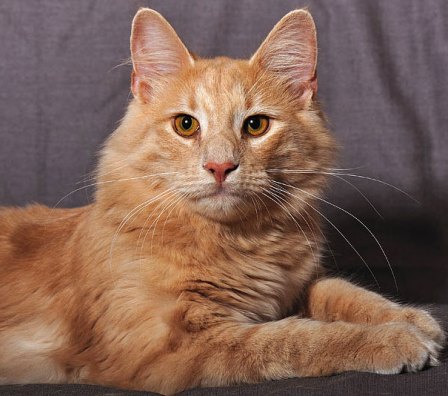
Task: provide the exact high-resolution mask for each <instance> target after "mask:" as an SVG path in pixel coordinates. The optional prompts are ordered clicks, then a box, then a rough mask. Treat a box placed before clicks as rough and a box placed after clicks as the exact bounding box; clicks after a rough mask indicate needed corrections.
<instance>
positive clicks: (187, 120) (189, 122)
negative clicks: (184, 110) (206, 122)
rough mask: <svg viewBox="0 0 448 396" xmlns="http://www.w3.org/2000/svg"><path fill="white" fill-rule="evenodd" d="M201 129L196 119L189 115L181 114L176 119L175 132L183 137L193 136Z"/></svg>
mask: <svg viewBox="0 0 448 396" xmlns="http://www.w3.org/2000/svg"><path fill="white" fill-rule="evenodd" d="M198 129H199V122H198V120H197V119H196V118H194V117H192V116H189V115H187V114H180V115H178V116H177V117H176V118H175V119H174V130H175V131H176V132H177V133H178V134H179V135H181V136H184V137H189V136H192V135H193V134H194V133H195V132H196V131H197V130H198Z"/></svg>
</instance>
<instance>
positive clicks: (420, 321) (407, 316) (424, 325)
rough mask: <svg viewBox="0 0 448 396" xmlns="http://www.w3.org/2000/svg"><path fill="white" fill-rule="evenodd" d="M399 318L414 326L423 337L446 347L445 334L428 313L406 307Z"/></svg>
mask: <svg viewBox="0 0 448 396" xmlns="http://www.w3.org/2000/svg"><path fill="white" fill-rule="evenodd" d="M399 316H400V320H401V321H403V322H407V323H410V324H412V325H414V326H415V327H417V329H419V330H420V331H421V332H422V333H423V335H425V336H426V337H428V338H429V339H431V340H432V341H434V342H436V343H437V344H438V345H440V346H441V347H443V346H445V343H446V334H445V332H444V331H443V329H442V328H441V327H440V325H439V323H438V322H437V321H436V320H435V319H434V318H433V317H432V316H431V314H429V313H428V312H427V311H425V310H423V309H418V308H413V307H405V308H402V309H401V310H400V314H399Z"/></svg>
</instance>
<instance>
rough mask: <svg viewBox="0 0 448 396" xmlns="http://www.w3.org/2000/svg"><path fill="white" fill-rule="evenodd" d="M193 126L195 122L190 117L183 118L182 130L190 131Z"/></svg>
mask: <svg viewBox="0 0 448 396" xmlns="http://www.w3.org/2000/svg"><path fill="white" fill-rule="evenodd" d="M192 125H193V120H192V119H191V117H189V116H184V117H183V118H182V128H183V129H185V130H186V131H188V130H189V129H190V128H191V126H192Z"/></svg>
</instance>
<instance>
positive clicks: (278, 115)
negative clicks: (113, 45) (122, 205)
mask: <svg viewBox="0 0 448 396" xmlns="http://www.w3.org/2000/svg"><path fill="white" fill-rule="evenodd" d="M131 55H132V64H133V71H132V83H131V89H132V93H133V95H134V99H133V101H132V102H131V104H130V106H129V111H128V113H127V115H126V117H125V119H124V121H123V122H122V125H121V126H120V128H119V129H118V130H117V132H116V133H115V134H114V136H113V137H112V139H110V141H109V143H108V145H107V147H106V150H105V155H104V160H103V164H102V167H103V168H102V169H100V176H101V174H108V175H110V174H115V175H116V177H117V176H118V177H121V178H123V177H127V178H129V179H131V178H132V179H133V182H132V184H129V186H132V187H131V188H128V187H126V191H123V193H124V194H126V196H128V198H127V199H128V200H129V204H132V200H133V199H134V198H135V200H134V202H133V204H135V205H137V204H139V203H142V202H144V201H145V200H148V199H150V198H151V197H155V196H158V197H159V198H158V199H159V201H162V202H171V203H172V205H176V202H177V204H182V205H183V207H184V208H188V210H191V211H193V212H196V213H198V214H200V215H203V216H204V217H207V218H209V219H212V220H216V221H219V222H233V221H241V220H240V219H241V218H244V217H248V216H252V215H255V214H258V213H257V212H259V211H264V210H268V208H273V207H277V209H279V208H280V209H281V205H280V204H279V203H278V202H282V203H283V205H285V204H286V202H287V201H296V202H295V204H297V202H300V201H297V199H295V198H294V196H293V195H297V196H301V198H302V199H308V196H307V195H304V194H303V193H301V192H300V190H297V189H296V190H292V187H289V185H293V186H295V187H296V188H300V189H302V190H307V191H312V193H313V194H314V193H316V191H318V190H319V189H320V187H321V186H322V174H319V173H312V172H314V171H319V170H323V169H325V168H326V167H328V166H329V165H330V164H331V159H332V151H333V143H332V140H331V138H330V136H329V134H328V132H327V130H326V128H325V122H324V120H323V118H322V115H321V113H320V110H319V108H318V105H317V103H316V100H315V95H316V90H317V79H316V61H317V41H316V29H315V25H314V22H313V19H312V17H311V15H310V14H309V13H308V12H307V11H305V10H296V11H292V12H290V13H289V14H287V15H286V16H285V17H284V18H283V19H282V20H281V21H280V22H279V23H278V24H277V25H276V26H275V27H274V29H273V30H272V31H271V32H270V34H269V35H268V37H267V38H266V39H265V41H264V42H263V43H262V44H261V46H260V47H259V49H258V50H257V51H256V53H255V54H254V55H253V56H252V57H251V58H250V59H249V60H233V59H229V58H215V59H200V58H198V57H196V56H193V55H192V54H191V53H190V52H189V51H188V50H187V48H186V47H185V46H184V44H183V43H182V42H181V40H180V39H179V37H178V36H177V34H176V33H175V31H174V29H173V28H172V27H171V26H170V25H169V24H168V22H167V21H166V20H165V19H164V18H163V17H162V16H161V15H160V14H158V13H157V12H155V11H153V10H150V9H141V10H139V11H138V13H137V14H136V16H135V18H134V21H133V25H132V35H131ZM120 165H121V168H120ZM115 168H116V169H119V170H116V171H114V169H115ZM123 168H124V169H125V170H123ZM299 170H300V171H306V172H305V173H303V172H300V173H299V172H297V171H299ZM116 177H115V178H116ZM111 178H112V179H113V177H111ZM103 179H104V180H107V179H108V178H107V177H104V178H103ZM104 180H103V181H104ZM114 188H116V189H118V188H119V186H118V185H117V186H116V187H114ZM129 190H132V191H129ZM285 191H288V193H286V192H285ZM158 194H161V195H158ZM133 197H134V198H133ZM298 199H299V198H298ZM274 201H277V203H275V202H274ZM161 207H163V205H162V206H161ZM265 208H266V209H265Z"/></svg>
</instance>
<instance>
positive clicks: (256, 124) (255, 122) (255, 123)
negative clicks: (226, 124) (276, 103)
mask: <svg viewBox="0 0 448 396" xmlns="http://www.w3.org/2000/svg"><path fill="white" fill-rule="evenodd" d="M260 126H261V120H260V118H259V117H252V118H249V127H251V128H252V129H255V130H257V129H258V128H260Z"/></svg>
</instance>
